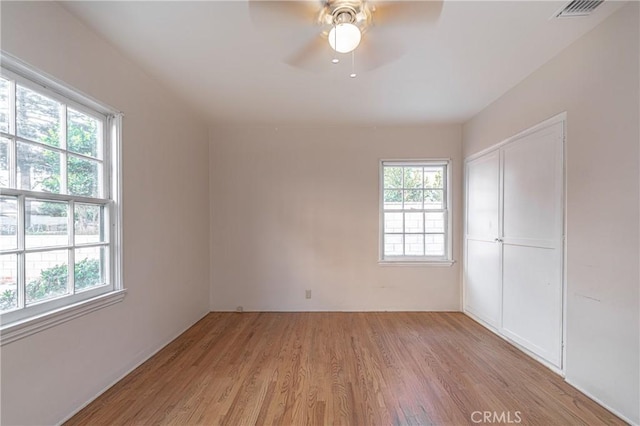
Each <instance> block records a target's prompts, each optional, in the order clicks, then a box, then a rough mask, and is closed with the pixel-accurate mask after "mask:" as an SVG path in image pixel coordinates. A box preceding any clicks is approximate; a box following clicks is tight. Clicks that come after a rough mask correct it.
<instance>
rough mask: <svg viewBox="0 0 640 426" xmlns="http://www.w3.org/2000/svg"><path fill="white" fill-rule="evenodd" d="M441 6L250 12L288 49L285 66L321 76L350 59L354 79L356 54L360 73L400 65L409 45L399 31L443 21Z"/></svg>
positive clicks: (274, 5) (266, 7)
mask: <svg viewBox="0 0 640 426" xmlns="http://www.w3.org/2000/svg"><path fill="white" fill-rule="evenodd" d="M442 3H443V2H442V0H422V1H393V0H392V1H373V0H320V1H318V0H316V1H305V0H289V1H270V0H249V11H250V14H251V18H252V20H253V22H254V25H256V26H257V27H258V28H259V29H260V30H261V31H263V32H264V33H265V34H267V35H271V36H275V37H279V43H282V44H286V45H287V47H286V51H287V52H286V54H285V55H284V58H283V60H284V62H286V63H287V64H289V65H291V66H294V67H297V68H303V69H308V70H313V71H322V70H324V69H326V68H327V67H329V66H331V64H332V63H333V64H337V63H339V62H340V61H341V59H347V60H351V65H352V72H351V77H355V69H354V56H355V52H356V51H357V53H358V56H357V57H358V69H362V70H372V69H375V68H378V67H380V66H382V65H384V64H386V63H389V62H392V61H394V60H396V59H397V58H399V57H400V56H401V55H402V54H403V52H404V48H405V47H406V45H407V43H408V42H409V40H403V39H402V37H400V31H399V29H400V28H401V26H403V27H404V28H406V27H407V26H411V25H428V24H432V23H434V22H435V21H436V20H437V19H438V17H439V16H440V12H441V10H442ZM394 33H395V34H394ZM347 55H348V56H347ZM327 64H328V65H327Z"/></svg>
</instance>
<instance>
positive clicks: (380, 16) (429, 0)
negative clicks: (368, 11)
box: [369, 0, 443, 25]
mask: <svg viewBox="0 0 640 426" xmlns="http://www.w3.org/2000/svg"><path fill="white" fill-rule="evenodd" d="M369 5H370V6H371V7H372V8H374V12H373V17H372V20H373V24H374V25H407V24H433V23H435V22H436V21H437V20H438V18H439V17H440V13H442V5H443V1H442V0H423V1H415V0H414V1H402V0H401V1H393V0H391V1H389V0H388V1H374V2H369Z"/></svg>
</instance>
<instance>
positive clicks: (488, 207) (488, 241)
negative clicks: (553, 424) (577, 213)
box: [465, 119, 564, 368]
mask: <svg viewBox="0 0 640 426" xmlns="http://www.w3.org/2000/svg"><path fill="white" fill-rule="evenodd" d="M563 141H564V120H559V119H555V120H551V121H550V122H545V123H542V124H541V125H538V126H536V127H535V128H533V129H531V130H529V131H527V132H524V133H523V135H522V136H517V137H514V138H512V139H510V140H509V141H508V142H507V143H505V144H502V145H501V146H500V147H499V148H496V149H495V150H494V151H491V152H489V153H487V154H485V155H483V156H481V157H478V158H475V159H473V160H471V161H468V162H467V166H466V172H467V176H466V177H467V180H466V191H467V221H466V235H465V247H466V253H465V254H466V257H465V310H466V311H468V312H469V313H470V314H472V315H474V316H476V317H478V318H479V319H480V320H482V321H484V322H486V323H487V324H488V325H490V326H492V327H494V328H495V330H496V331H497V332H499V333H501V334H503V335H504V336H506V337H508V338H509V339H511V340H513V341H514V342H516V343H518V344H519V345H521V346H523V347H524V348H526V349H528V350H529V351H531V352H533V353H534V354H536V355H537V356H539V357H540V358H542V359H544V360H545V361H547V362H548V363H550V364H552V365H553V366H555V367H557V368H561V367H562V317H563V232H564V231H563V229H564V225H563V217H564V209H563V202H564V201H563V190H564V189H563V188H564V179H563V174H564V163H563V161H564V160H563ZM496 176H497V178H496ZM494 224H497V225H496V226H495V227H494Z"/></svg>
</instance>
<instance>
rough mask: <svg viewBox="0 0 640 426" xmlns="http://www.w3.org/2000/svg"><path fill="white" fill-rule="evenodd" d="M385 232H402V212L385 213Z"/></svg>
mask: <svg viewBox="0 0 640 426" xmlns="http://www.w3.org/2000/svg"><path fill="white" fill-rule="evenodd" d="M384 232H402V213H385V214H384Z"/></svg>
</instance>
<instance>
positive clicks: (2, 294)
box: [0, 254, 18, 312]
mask: <svg viewBox="0 0 640 426" xmlns="http://www.w3.org/2000/svg"><path fill="white" fill-rule="evenodd" d="M0 271H2V272H1V273H0V312H5V311H10V310H12V309H15V308H17V307H18V256H17V255H15V254H4V255H2V256H0Z"/></svg>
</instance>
